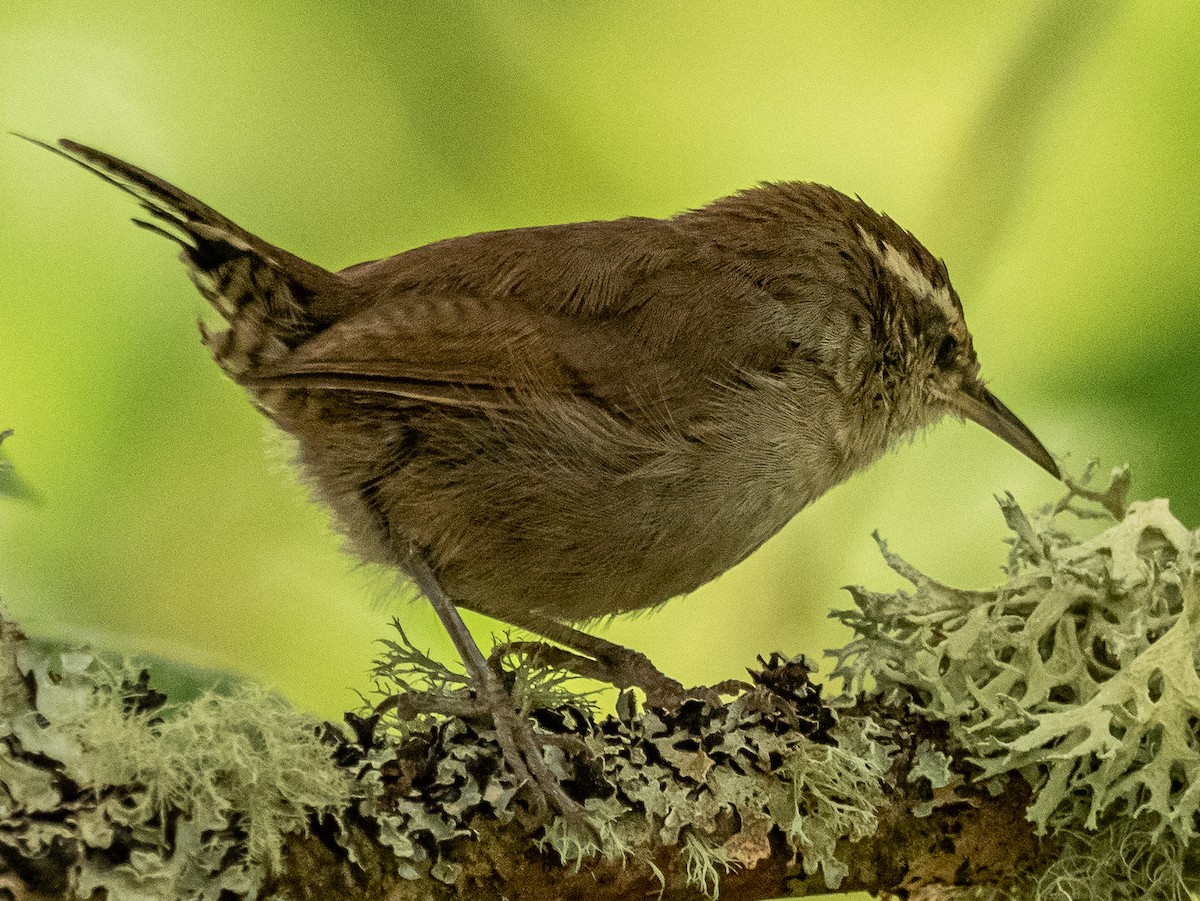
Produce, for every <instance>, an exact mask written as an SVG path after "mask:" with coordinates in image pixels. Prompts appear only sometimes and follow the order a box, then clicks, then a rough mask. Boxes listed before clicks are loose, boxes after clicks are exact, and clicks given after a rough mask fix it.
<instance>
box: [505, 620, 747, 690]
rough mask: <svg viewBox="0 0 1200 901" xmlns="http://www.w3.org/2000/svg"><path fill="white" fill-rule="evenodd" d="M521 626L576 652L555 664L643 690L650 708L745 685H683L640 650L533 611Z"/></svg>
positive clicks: (619, 686) (618, 685)
mask: <svg viewBox="0 0 1200 901" xmlns="http://www.w3.org/2000/svg"><path fill="white" fill-rule="evenodd" d="M521 625H522V626H524V627H525V628H527V629H529V631H531V632H536V633H537V634H538V635H541V636H542V637H544V638H548V639H550V640H551V641H553V642H557V643H558V644H561V645H565V646H566V647H568V648H570V649H571V650H572V651H574V652H576V653H569V654H566V655H561V654H560V655H557V656H555V657H554V662H555V665H556V666H559V667H561V668H562V669H565V670H569V671H571V672H573V673H576V674H578V675H580V676H584V677H586V678H588V679H597V680H599V681H601V682H607V683H609V684H610V685H615V686H616V687H617V688H634V687H636V688H640V689H641V690H642V691H644V692H645V693H646V703H647V704H649V705H650V706H651V707H678V706H679V705H680V704H682V703H683V702H684V701H685V700H687V699H689V698H705V699H709V700H714V701H715V700H717V699H718V698H719V696H720V695H721V694H732V693H736V692H738V691H741V690H742V689H744V688H745V687H746V685H745V684H744V683H741V682H738V681H736V680H732V679H731V680H728V681H726V682H721V683H718V684H717V685H712V686H706V687H701V688H684V686H683V683H681V682H679V681H677V680H675V679H672V678H671V677H670V676H668V675H666V674H665V673H663V672H662V671H661V670H659V669H658V668H657V667H656V666H655V665H654V664H653V663H651V662H650V658H649V657H647V656H646V655H645V654H643V653H641V652H640V651H635V650H633V649H632V648H627V647H623V646H622V645H619V644H615V643H613V642H611V641H606V640H605V639H603V638H598V637H596V636H595V635H589V634H588V633H587V632H581V631H580V630H579V629H575V628H572V627H571V626H568V625H566V624H565V623H561V622H559V621H558V620H556V619H552V618H550V617H548V616H542V615H540V614H537V613H534V612H532V611H525V612H524V613H523V614H522V616H521Z"/></svg>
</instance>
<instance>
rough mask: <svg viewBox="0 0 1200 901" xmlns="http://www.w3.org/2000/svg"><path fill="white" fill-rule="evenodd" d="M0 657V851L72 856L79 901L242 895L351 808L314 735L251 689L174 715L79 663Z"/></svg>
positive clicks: (103, 668) (58, 657) (7, 651)
mask: <svg viewBox="0 0 1200 901" xmlns="http://www.w3.org/2000/svg"><path fill="white" fill-rule="evenodd" d="M2 657H3V662H2V666H3V673H2V674H0V675H2V679H0V682H2V683H3V685H4V691H3V696H2V697H3V702H4V707H3V710H0V844H2V845H6V846H8V847H9V848H11V849H13V850H14V851H16V852H17V853H19V854H20V855H22V856H24V857H26V858H29V859H37V858H39V857H43V856H45V855H47V854H50V853H53V852H55V851H56V850H58V851H61V850H62V849H63V848H70V849H71V851H70V854H69V862H68V861H64V869H65V871H66V872H65V878H66V880H67V884H69V885H70V887H71V889H72V890H73V892H74V893H75V894H76V895H77V896H78V897H91V895H92V894H93V893H94V892H96V891H99V890H103V891H104V892H105V897H107V898H109V899H111V901H122V899H129V901H133V899H146V898H159V897H161V898H179V899H216V898H218V897H219V896H220V895H221V892H222V891H225V890H227V891H231V892H234V893H235V894H237V895H238V896H241V897H254V896H255V895H256V893H257V887H258V886H259V885H261V884H262V882H263V880H264V879H265V878H266V877H267V876H268V875H270V874H271V873H272V872H273V871H274V870H276V869H277V868H278V866H279V863H280V850H281V848H282V846H283V838H284V836H286V835H288V834H291V833H297V832H304V831H305V830H307V829H308V827H309V824H310V822H311V821H312V818H314V817H319V816H321V815H323V814H336V813H337V812H340V811H342V810H344V808H345V807H346V806H347V804H348V803H349V800H350V797H351V793H352V790H353V785H352V782H351V780H350V779H349V778H348V776H347V774H346V773H345V772H344V771H342V770H341V769H339V768H338V767H337V766H336V765H335V764H334V762H333V760H332V749H331V747H330V745H329V743H328V742H326V741H323V740H322V737H321V734H320V730H319V729H318V724H317V722H316V721H315V720H313V719H312V718H310V717H307V716H305V715H303V714H300V713H297V712H296V711H294V710H293V709H292V708H291V707H290V706H289V705H288V704H287V703H286V702H285V701H284V700H283V699H282V698H279V697H278V696H276V695H273V694H271V693H269V692H266V691H264V690H263V689H260V688H254V687H251V686H245V687H242V688H240V689H238V690H237V691H236V692H235V693H234V694H232V695H229V696H220V695H212V694H210V695H205V696H203V697H201V698H199V699H197V700H195V701H192V702H190V703H187V704H183V705H178V706H174V707H173V706H169V705H164V703H163V701H164V699H163V698H162V697H161V696H159V695H157V694H156V693H155V692H153V691H151V690H149V688H148V687H147V685H146V683H145V680H144V679H143V678H142V677H141V675H140V674H139V673H138V672H136V671H135V670H132V669H130V668H128V667H122V666H115V665H111V664H108V663H105V662H103V661H101V660H97V659H96V658H94V657H93V655H92V654H90V653H88V652H86V651H63V652H60V653H57V654H54V655H45V654H42V653H40V652H38V651H36V650H35V649H34V648H33V646H32V645H31V644H29V643H27V642H23V641H5V642H4V643H3V655H2ZM118 839H119V843H120V845H121V851H120V852H119V853H113V849H114V848H115V846H116V845H117V843H118Z"/></svg>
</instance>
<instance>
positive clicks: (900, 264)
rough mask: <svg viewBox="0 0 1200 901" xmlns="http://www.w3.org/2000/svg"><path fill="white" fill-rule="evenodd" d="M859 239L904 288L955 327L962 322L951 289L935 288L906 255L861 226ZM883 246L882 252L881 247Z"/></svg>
mask: <svg viewBox="0 0 1200 901" xmlns="http://www.w3.org/2000/svg"><path fill="white" fill-rule="evenodd" d="M858 234H859V237H860V238H862V242H863V244H864V245H866V248H867V250H869V251H871V253H873V254H874V255H875V257H876V259H878V260H879V262H880V263H882V264H883V267H884V268H885V269H887V270H888V272H890V273H892V275H894V276H896V278H898V279H900V281H901V282H903V283H904V286H905V287H906V288H908V290H910V291H912V292H913V294H915V295H917V296H918V297H924V298H926V299H927V300H929V301H932V302H933V304H934V306H936V307H937V308H938V309H939V310H941V311H942V313H943V315H945V317H946V321H947V322H949V323H950V325H951V326H954V325H955V324H956V323H959V322H962V314H961V313H959V312H958V310H957V309H956V308H955V306H954V302H953V301H952V300H951V299H950V289H949V288H948V287H946V286H944V285H943V286H942V287H940V288H935V287H934V286H933V284H932V283H931V282H930V281H929V279H928V278H927V277H926V276H925V273H924V272H922V271H921V270H920V269H918V268H917V267H916V266H914V265H913V264H912V263H910V262H909V261H908V258H907V257H905V256H904V254H902V253H900V252H899V251H898V250H896V248H894V247H893V246H892V245H891V244H889V243H888V242H887V241H881V242H879V244H877V243H876V242H875V240H874V239H873V238H872V237H871V236H870V235H868V234H867V232H866V231H865V230H864V229H863V227H862V226H861V225H860V226H858ZM880 244H882V245H883V249H882V250H880V248H879V245H880Z"/></svg>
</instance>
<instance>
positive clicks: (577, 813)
mask: <svg viewBox="0 0 1200 901" xmlns="http://www.w3.org/2000/svg"><path fill="white" fill-rule="evenodd" d="M475 692H476V696H477V698H478V700H479V702H480V706H481V707H482V708H483V709H484V710H485V711H486V712H487V715H488V717H489V718H490V719H491V721H492V725H493V726H494V727H495V729H496V742H497V744H499V745H500V757H501V761H502V762H503V764H504V766H506V767H507V768H508V771H509V772H510V773H511V774H512V776H513V778H514V779H515V780H516V782H517V784H518V785H523V786H528V787H529V788H530V790H531V794H532V796H533V798H532V801H533V805H534V812H535V814H536V815H537V816H538V818H539V819H544V820H548V819H549V818H550V817H551V816H553V815H557V816H559V817H562V818H563V820H564V821H565V822H566V823H567V825H569V826H573V827H577V828H579V829H584V830H586V831H588V832H591V833H592V834H593V835H594V833H595V828H594V827H593V826H591V825H590V824H589V823H588V820H587V817H586V814H585V812H584V809H583V807H582V806H580V804H579V802H577V801H576V800H575V799H574V798H572V797H571V796H570V795H568V794H567V793H566V791H565V790H564V789H563V787H562V783H561V782H560V781H559V778H558V777H557V776H556V775H555V774H554V773H553V772H552V771H551V769H550V767H549V766H548V765H547V764H546V759H545V757H544V756H543V755H542V748H543V747H545V746H546V745H548V744H556V745H561V744H562V742H561V741H560V740H559V739H560V738H561V736H556V735H538V734H536V733H535V732H534V729H533V725H532V723H531V721H530V719H529V717H527V716H525V715H524V714H523V713H522V712H521V711H520V710H518V708H517V707H516V706H515V704H514V701H513V698H512V696H511V695H510V694H509V693H508V692H507V691H506V690H505V689H504V686H503V685H501V684H500V682H499V680H498V679H489V680H486V683H485V684H482V685H479V684H477V685H476V686H475Z"/></svg>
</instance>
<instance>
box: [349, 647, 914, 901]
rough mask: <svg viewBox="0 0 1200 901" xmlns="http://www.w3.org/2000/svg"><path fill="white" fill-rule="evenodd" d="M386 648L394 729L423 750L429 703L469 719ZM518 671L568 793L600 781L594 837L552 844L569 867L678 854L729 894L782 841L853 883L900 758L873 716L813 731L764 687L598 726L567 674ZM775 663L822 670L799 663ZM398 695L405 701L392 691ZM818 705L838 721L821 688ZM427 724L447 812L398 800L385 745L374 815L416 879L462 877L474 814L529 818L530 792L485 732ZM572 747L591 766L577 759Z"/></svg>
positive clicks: (445, 691)
mask: <svg viewBox="0 0 1200 901" xmlns="http://www.w3.org/2000/svg"><path fill="white" fill-rule="evenodd" d="M385 648H386V652H385V655H384V658H383V659H382V660H381V661H380V666H379V668H378V669H377V671H376V675H377V676H378V678H379V680H380V687H381V690H383V691H384V693H385V696H386V697H387V698H388V700H387V701H385V702H384V709H386V710H388V711H389V712H388V720H387V723H388V724H389V726H390V728H392V729H394V730H395V731H396V732H397V733H398V734H399V735H400V736H403V737H404V738H406V739H412V738H414V737H416V736H417V732H418V731H419V730H417V729H416V728H415V727H414V720H413V718H412V716H411V702H412V701H413V698H414V693H415V698H416V699H417V700H419V701H420V702H421V703H426V704H430V705H431V706H432V707H434V708H436V707H437V706H438V705H443V706H444V707H445V708H447V709H452V708H454V707H456V706H461V704H462V701H463V699H462V697H461V694H460V693H461V691H462V689H463V687H464V684H463V683H462V681H461V677H458V676H456V675H454V674H453V673H447V672H445V671H444V668H443V667H442V665H441V664H439V663H437V662H436V661H433V660H432V659H430V658H429V657H428V656H426V655H423V654H421V653H420V652H418V651H416V650H415V649H413V648H412V647H411V645H410V644H409V643H408V641H407V640H406V639H405V638H404V637H403V635H401V640H400V641H398V642H388V643H386V645H385ZM513 662H514V663H515V665H516V666H517V667H518V673H516V674H514V675H513V678H512V679H511V681H512V682H513V683H514V684H515V685H516V686H517V691H516V696H517V698H518V700H519V701H520V700H521V699H522V698H524V699H525V703H526V706H527V708H529V709H533V710H534V711H535V718H536V719H538V720H539V721H540V722H541V724H542V726H543V728H544V729H547V730H549V731H551V732H552V733H555V734H557V735H559V736H561V737H563V738H564V739H568V740H565V741H563V742H562V743H561V745H562V746H556V745H555V744H554V743H550V744H548V745H547V746H546V748H545V759H546V762H547V764H548V766H549V767H550V769H551V771H552V772H554V773H555V774H556V775H557V776H558V777H559V778H560V779H562V780H563V781H564V784H567V785H571V784H576V785H578V784H579V783H580V782H581V780H586V782H587V784H588V785H590V786H592V791H594V792H595V794H594V795H589V796H586V797H584V798H583V799H582V800H581V804H582V807H583V810H584V812H585V815H586V817H587V820H588V827H589V828H587V829H580V828H578V827H572V826H570V825H568V824H567V823H566V822H564V821H563V820H561V819H556V820H555V821H554V822H552V823H551V824H550V825H549V826H548V827H547V828H546V829H545V830H544V833H543V835H542V838H541V841H540V842H539V844H540V846H541V847H542V848H543V849H544V850H547V851H550V852H551V853H553V854H555V856H556V857H558V859H559V860H560V861H561V862H562V863H563V864H564V865H566V866H569V867H573V868H578V867H580V866H582V865H584V864H585V862H586V861H588V860H592V859H606V860H621V861H626V862H629V861H633V860H637V861H638V862H640V863H642V864H644V865H645V866H647V867H648V868H650V869H652V870H653V871H655V872H660V871H659V869H658V866H657V864H656V861H655V859H654V856H655V854H656V853H657V852H658V850H659V849H662V848H664V847H666V848H674V849H675V853H676V854H677V855H678V864H679V866H678V869H679V870H680V871H681V872H682V873H683V874H684V876H685V878H686V879H687V881H688V883H689V884H690V885H692V886H693V887H694V888H695V889H697V890H698V891H700V892H701V893H703V894H707V895H710V896H716V895H717V893H718V892H719V887H720V876H721V874H723V873H727V872H730V871H732V870H735V869H738V868H743V867H752V866H754V865H755V864H757V863H758V862H759V861H762V860H764V859H766V858H767V857H769V856H770V855H771V853H772V849H771V841H770V834H771V831H772V830H773V829H777V830H778V831H779V833H781V834H782V835H783V836H784V837H785V839H786V840H787V841H788V843H789V844H790V846H791V848H792V849H793V850H794V851H795V852H796V853H798V854H800V855H801V856H802V858H803V862H804V868H805V870H806V872H807V873H809V874H814V873H817V872H822V873H823V874H824V877H825V880H826V882H827V884H828V885H829V886H830V887H831V888H832V887H836V886H837V885H838V884H839V882H840V881H841V879H842V877H843V876H844V874H845V867H844V865H843V864H841V863H840V862H839V861H838V860H837V859H836V857H835V849H836V847H837V845H838V842H839V841H840V840H842V839H846V838H850V839H851V840H855V839H860V838H863V837H865V836H867V835H870V834H871V833H872V832H873V831H874V829H875V827H876V820H875V807H876V805H877V804H878V803H879V802H880V801H881V799H882V788H881V785H882V780H883V777H884V775H885V774H886V772H887V771H888V769H889V767H890V757H889V753H888V751H887V749H886V748H885V747H884V746H883V745H882V744H881V743H880V742H879V741H878V740H877V736H875V735H874V733H873V732H872V728H871V724H870V723H869V721H867V720H865V719H861V718H857V717H845V718H843V720H842V721H841V722H839V723H837V724H836V725H832V719H830V720H829V722H825V721H824V720H821V721H820V722H818V721H815V720H814V721H812V722H810V723H808V725H807V726H805V727H803V728H799V727H798V726H799V724H798V723H796V722H795V721H794V718H795V716H796V713H795V708H791V707H790V705H788V704H787V703H781V702H779V701H778V699H775V700H773V699H772V695H771V693H770V692H769V691H767V690H766V689H764V688H758V689H754V690H752V691H750V692H747V693H745V694H743V695H741V696H739V697H738V698H735V699H734V700H733V701H732V702H730V703H729V704H728V705H725V706H713V705H708V704H705V703H703V702H700V701H695V702H688V704H687V705H685V709H684V710H681V711H670V712H668V711H655V710H647V711H644V712H643V713H642V714H641V715H640V716H634V715H633V714H632V708H631V707H630V705H628V704H627V703H619V704H618V710H619V711H621V710H623V711H624V714H622V715H618V716H617V717H615V718H610V719H607V720H604V721H602V722H598V721H597V720H596V718H595V717H594V711H592V710H591V709H590V707H589V706H588V705H587V704H586V703H581V701H580V698H579V696H578V695H574V694H571V693H569V692H568V691H566V690H564V689H562V688H561V685H560V684H559V682H558V681H557V680H560V679H561V673H554V674H549V675H548V674H545V673H541V672H539V668H540V667H539V664H538V663H537V661H536V659H534V660H532V661H530V660H524V661H522V660H519V659H518V660H515V661H513ZM768 666H781V667H786V666H793V667H796V668H797V669H798V670H800V671H807V667H806V666H805V665H804V664H803V663H802V662H796V661H784V662H778V661H772V663H771V664H768ZM393 674H394V675H393ZM805 684H806V685H807V687H808V689H809V690H812V689H811V685H810V684H808V683H805ZM392 685H394V686H395V688H396V689H398V690H399V694H397V695H392V694H391V691H390V688H391V686H392ZM529 686H536V687H538V688H537V690H538V692H539V701H545V702H547V703H546V706H544V707H543V706H540V704H537V703H533V702H531V701H530V700H529V698H528V695H527V694H525V692H528V691H529V690H530V689H529ZM406 693H407V697H408V700H405V696H406ZM393 697H395V698H397V700H395V701H393V700H391V699H392V698H393ZM811 700H812V701H813V702H814V705H813V706H814V708H816V709H820V710H825V708H824V706H823V705H821V704H820V703H819V700H818V699H817V695H816V693H815V691H814V692H813V695H812V698H811ZM801 706H802V707H803V705H801ZM826 713H827V711H826ZM789 717H790V718H789ZM416 722H418V723H419V724H420V728H421V729H424V730H426V733H427V735H428V736H429V737H430V738H431V740H432V741H433V742H434V743H435V744H436V745H437V752H436V754H437V760H438V762H437V765H436V770H435V772H434V773H432V774H430V777H429V779H431V780H432V784H429V781H428V780H427V781H426V782H425V783H424V784H423V787H422V794H423V795H425V796H426V797H436V798H437V799H438V803H437V804H436V805H431V804H428V803H423V802H417V801H414V800H412V799H411V798H405V797H403V796H401V797H400V798H397V797H396V795H395V793H394V792H391V791H390V790H389V785H388V782H387V780H386V778H385V777H384V773H385V771H386V770H387V769H388V768H393V769H395V768H397V767H398V766H399V765H400V764H401V762H402V761H401V759H400V758H398V757H397V754H398V753H399V752H398V750H397V748H398V746H397V745H396V744H395V743H393V742H391V741H384V742H382V743H381V744H379V745H378V746H376V747H375V748H373V749H372V750H371V751H370V752H369V753H368V754H367V757H366V768H365V770H364V772H363V775H362V781H363V784H364V785H365V786H366V788H367V796H366V798H364V800H363V801H362V803H361V804H360V812H361V813H362V814H363V815H365V816H367V817H369V818H371V819H374V820H376V821H377V822H380V823H381V824H383V826H384V828H383V831H382V836H381V837H382V840H383V841H384V842H385V843H386V844H388V845H389V846H390V847H392V848H393V849H394V850H395V852H396V854H397V858H398V860H399V861H400V866H401V867H402V872H403V873H405V875H407V876H409V877H410V878H413V879H416V878H420V877H422V876H425V875H435V876H436V877H437V878H442V879H443V880H445V879H446V878H447V877H449V876H450V875H453V874H454V873H456V872H459V871H457V870H454V869H452V868H449V867H447V866H446V861H447V860H448V859H450V858H452V857H453V855H454V854H455V853H456V847H455V840H456V839H464V838H466V837H467V835H468V833H467V832H466V831H464V826H465V824H467V823H468V822H469V821H470V818H471V815H472V814H473V813H475V812H477V811H484V812H486V814H487V815H488V816H489V817H494V818H496V819H498V820H499V821H500V822H502V823H504V822H510V821H511V820H512V819H513V818H514V817H521V816H522V815H523V813H522V812H523V811H524V809H525V807H524V805H523V804H522V805H517V804H515V803H514V798H515V797H516V796H517V786H514V785H513V784H512V777H511V775H510V773H509V772H508V771H507V769H506V768H504V767H501V766H499V765H498V758H497V747H496V742H495V735H494V732H493V730H492V729H491V727H490V725H489V724H488V723H487V722H486V720H485V719H483V718H480V717H472V716H470V715H467V716H466V718H465V719H464V718H462V717H456V716H449V717H448V716H445V715H439V714H436V713H428V714H424V715H422V716H419V717H417V719H416ZM572 744H574V745H576V746H577V747H576V750H577V751H578V750H581V751H583V752H585V753H583V754H579V753H575V754H572V755H568V753H567V751H566V750H565V749H566V747H569V746H570V745H572ZM423 753H429V752H423ZM489 761H490V763H489ZM581 765H585V766H586V772H580V770H579V769H578V768H579V767H580V766H581ZM584 792H585V794H586V792H587V790H586V789H584Z"/></svg>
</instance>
